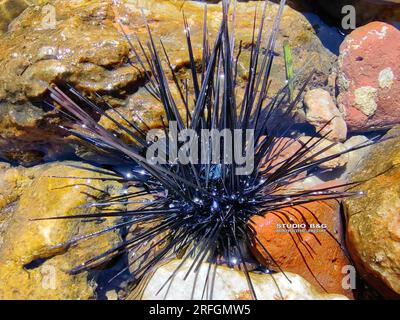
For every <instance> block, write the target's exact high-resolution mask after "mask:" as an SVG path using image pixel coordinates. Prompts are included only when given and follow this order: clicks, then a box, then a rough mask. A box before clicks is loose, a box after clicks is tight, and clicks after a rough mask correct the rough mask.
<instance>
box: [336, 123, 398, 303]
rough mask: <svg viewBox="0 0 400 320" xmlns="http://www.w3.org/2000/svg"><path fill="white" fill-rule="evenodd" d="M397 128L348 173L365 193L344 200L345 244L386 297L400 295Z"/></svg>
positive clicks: (370, 279)
mask: <svg viewBox="0 0 400 320" xmlns="http://www.w3.org/2000/svg"><path fill="white" fill-rule="evenodd" d="M399 133H400V128H397V129H392V130H391V131H390V132H389V133H388V136H389V135H397V137H396V138H393V139H391V140H388V141H385V142H382V143H379V144H377V145H375V146H373V147H372V148H371V149H372V150H371V152H370V153H369V155H368V157H367V158H366V159H365V160H364V161H363V162H362V163H361V165H360V166H359V167H358V168H357V170H356V171H355V172H354V173H353V174H352V175H351V181H357V182H359V181H365V182H364V183H362V184H361V185H360V186H357V188H356V189H355V190H360V191H364V192H366V195H365V196H362V197H357V198H350V199H347V200H345V201H344V208H345V213H346V220H347V245H348V249H349V252H350V254H351V256H352V258H353V260H354V263H355V264H356V266H357V269H358V271H359V272H360V273H361V275H362V276H363V277H364V279H365V280H367V281H368V282H369V283H370V284H371V285H372V286H374V287H375V288H376V289H378V290H379V291H380V292H381V294H383V295H384V296H385V297H388V298H399V297H400V219H399V212H400V166H399V164H400V138H399V137H398V135H399Z"/></svg>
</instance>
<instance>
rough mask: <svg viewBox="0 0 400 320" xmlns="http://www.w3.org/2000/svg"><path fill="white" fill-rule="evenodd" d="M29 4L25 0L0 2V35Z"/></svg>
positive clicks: (4, 0) (3, 0)
mask: <svg viewBox="0 0 400 320" xmlns="http://www.w3.org/2000/svg"><path fill="white" fill-rule="evenodd" d="M28 6H29V3H28V2H27V1H25V0H1V1H0V34H1V33H3V32H6V31H7V28H8V25H9V23H10V22H11V21H12V20H14V19H15V18H16V17H18V16H19V15H20V14H21V12H23V11H24V10H25V9H26V8H27V7H28Z"/></svg>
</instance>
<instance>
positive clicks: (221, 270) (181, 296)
mask: <svg viewBox="0 0 400 320" xmlns="http://www.w3.org/2000/svg"><path fill="white" fill-rule="evenodd" d="M191 262H193V261H191V260H188V261H187V262H186V263H185V264H183V266H182V267H181V268H180V269H179V271H178V272H177V273H176V275H175V276H174V277H173V278H172V281H171V282H170V283H171V285H169V283H168V284H167V285H165V286H164V287H163V285H164V284H165V283H166V281H167V280H168V279H169V278H170V276H171V275H172V273H173V272H174V271H175V269H176V268H177V267H178V266H179V264H180V263H181V260H173V261H172V262H169V263H168V264H165V265H163V266H161V267H160V268H158V269H157V270H156V271H155V273H154V275H153V276H152V277H151V278H150V280H149V282H148V283H147V285H146V288H145V289H144V292H143V296H142V299H143V300H160V299H163V298H165V299H167V300H187V299H191V298H193V299H202V298H203V299H210V298H212V299H213V300H250V299H251V298H252V296H251V292H250V290H249V287H248V283H247V280H246V276H245V274H244V272H240V271H235V270H233V269H229V268H226V267H221V266H219V267H217V268H216V271H215V279H214V280H213V284H214V286H213V289H212V291H213V294H212V297H211V294H210V292H211V288H212V287H211V285H210V284H211V275H212V274H213V269H214V268H212V267H211V269H210V270H211V272H210V276H209V281H210V284H209V287H208V288H207V290H205V293H204V296H203V289H204V285H205V283H206V279H207V271H208V270H209V264H207V263H203V264H202V265H201V266H200V269H199V271H198V272H197V273H196V274H195V273H193V272H191V273H190V274H189V276H188V278H187V279H186V280H184V277H185V275H186V273H187V271H188V270H189V268H190V265H191ZM286 276H287V277H288V278H286V277H285V275H283V274H282V273H277V274H273V275H271V274H256V273H250V277H251V281H252V284H253V286H254V290H255V292H256V295H257V299H259V300H346V299H347V298H346V297H345V296H343V295H339V294H324V293H320V292H319V291H318V290H317V289H315V288H314V286H312V285H311V284H310V283H308V282H307V281H306V280H304V279H303V278H302V277H300V276H299V275H296V274H293V273H286ZM288 279H289V280H290V281H289V280H288ZM162 287H163V289H162V290H161V291H160V292H159V293H158V291H159V290H160V289H161V288H162ZM193 289H194V290H193ZM192 293H193V295H192Z"/></svg>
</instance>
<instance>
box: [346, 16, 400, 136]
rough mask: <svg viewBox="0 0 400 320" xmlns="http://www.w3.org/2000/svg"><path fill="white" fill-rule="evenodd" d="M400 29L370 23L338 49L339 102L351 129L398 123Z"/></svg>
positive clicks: (399, 103)
mask: <svg viewBox="0 0 400 320" xmlns="http://www.w3.org/2000/svg"><path fill="white" fill-rule="evenodd" d="M399 57H400V31H399V30H397V29H396V28H395V27H393V26H391V25H389V24H386V23H382V22H373V23H369V24H367V25H365V26H363V27H360V28H358V29H356V30H354V31H353V32H352V33H351V34H350V35H348V36H347V37H346V39H345V41H344V42H343V43H342V45H341V48H340V57H339V69H340V70H339V89H340V95H339V97H338V102H339V105H340V107H341V108H342V109H343V110H344V113H345V118H346V122H347V125H348V128H349V130H350V131H369V130H376V129H382V128H387V127H390V126H393V125H395V124H399V123H400V114H399V112H398V110H399V108H400V76H399V75H400V66H399V64H398V63H397V62H395V61H398V60H399Z"/></svg>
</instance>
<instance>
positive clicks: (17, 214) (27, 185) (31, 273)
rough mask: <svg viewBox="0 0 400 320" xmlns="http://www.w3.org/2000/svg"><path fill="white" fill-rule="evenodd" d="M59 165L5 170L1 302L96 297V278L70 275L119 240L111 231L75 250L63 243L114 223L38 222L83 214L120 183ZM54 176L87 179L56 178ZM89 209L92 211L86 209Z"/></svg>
mask: <svg viewBox="0 0 400 320" xmlns="http://www.w3.org/2000/svg"><path fill="white" fill-rule="evenodd" d="M74 166H84V167H85V168H90V166H87V165H82V164H79V163H73V162H64V163H53V164H47V165H42V166H36V167H33V168H29V169H24V168H12V167H9V168H7V167H6V168H3V169H1V171H0V174H1V175H2V179H1V183H0V217H1V218H0V223H1V224H0V226H1V227H0V239H1V241H0V299H90V298H94V297H95V288H96V282H95V280H89V278H88V273H87V272H83V273H80V274H76V275H72V274H70V273H69V271H70V270H71V269H72V268H74V267H77V266H78V265H80V264H81V263H82V262H85V261H86V260H88V259H90V258H92V257H94V256H95V255H96V254H100V253H102V252H104V251H105V250H107V249H110V248H111V247H112V246H113V245H115V244H116V243H117V241H118V240H119V236H118V234H117V233H113V232H111V233H106V234H103V235H101V236H99V237H96V238H95V239H88V240H86V241H83V242H80V243H79V244H78V245H77V246H73V247H71V248H69V247H67V246H60V247H57V245H59V244H62V243H64V242H65V241H67V240H70V239H71V238H73V237H75V236H77V235H81V234H87V233H91V232H94V231H98V230H99V229H100V228H101V227H106V226H109V225H110V224H111V223H113V220H110V219H108V220H107V219H106V220H105V221H102V222H98V223H94V222H93V221H92V222H87V223H83V222H82V221H81V220H79V219H77V220H45V221H33V219H40V218H46V217H52V216H69V215H73V214H77V213H78V212H82V210H83V209H82V208H79V206H82V205H84V204H85V203H86V202H87V201H88V200H89V199H92V197H99V196H101V195H102V194H103V193H104V192H108V193H110V194H114V193H115V192H117V191H118V189H119V188H120V186H119V185H117V184H115V183H114V184H113V183H110V182H103V181H101V180H94V179H93V180H88V179H85V177H87V176H88V175H89V176H90V177H93V178H96V177H100V174H97V173H94V172H91V171H87V170H84V169H79V168H76V167H74ZM54 176H70V177H82V179H77V178H55V177H54ZM86 210H87V209H86Z"/></svg>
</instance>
